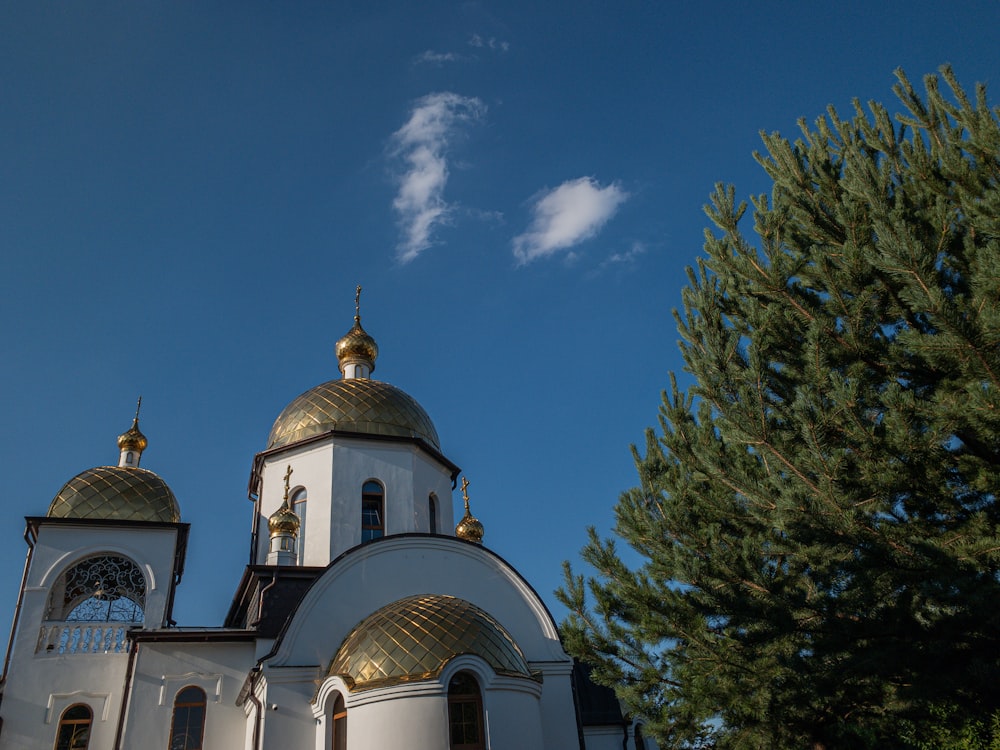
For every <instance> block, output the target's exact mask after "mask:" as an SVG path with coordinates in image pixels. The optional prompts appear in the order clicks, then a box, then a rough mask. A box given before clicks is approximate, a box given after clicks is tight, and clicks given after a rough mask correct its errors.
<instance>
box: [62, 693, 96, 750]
mask: <svg viewBox="0 0 1000 750" xmlns="http://www.w3.org/2000/svg"><path fill="white" fill-rule="evenodd" d="M93 718H94V714H93V713H92V712H91V710H90V707H89V706H85V705H83V704H82V703H77V704H76V705H75V706H70V707H69V708H67V709H66V710H65V711H63V715H62V717H61V718H60V719H59V728H58V729H57V730H56V750H87V745H89V744H90V723H91V721H93Z"/></svg>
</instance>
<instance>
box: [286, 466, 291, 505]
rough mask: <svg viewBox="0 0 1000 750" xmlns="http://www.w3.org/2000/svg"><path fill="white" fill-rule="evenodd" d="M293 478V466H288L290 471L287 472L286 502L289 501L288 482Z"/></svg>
mask: <svg viewBox="0 0 1000 750" xmlns="http://www.w3.org/2000/svg"><path fill="white" fill-rule="evenodd" d="M291 478H292V465H291V464H289V465H288V469H287V470H286V471H285V500H286V501H287V500H288V482H289V480H290V479H291Z"/></svg>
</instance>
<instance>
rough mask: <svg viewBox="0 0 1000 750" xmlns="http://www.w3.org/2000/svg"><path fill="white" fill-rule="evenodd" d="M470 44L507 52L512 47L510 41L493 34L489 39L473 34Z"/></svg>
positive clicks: (480, 47) (478, 47)
mask: <svg viewBox="0 0 1000 750" xmlns="http://www.w3.org/2000/svg"><path fill="white" fill-rule="evenodd" d="M468 44H469V46H470V47H475V48H477V49H491V50H494V51H496V52H506V51H507V50H509V49H510V42H505V41H503V40H502V39H497V38H496V37H492V36H491V37H489V38H488V39H484V38H483V37H481V36H479V34H473V35H472V36H470V37H469V42H468Z"/></svg>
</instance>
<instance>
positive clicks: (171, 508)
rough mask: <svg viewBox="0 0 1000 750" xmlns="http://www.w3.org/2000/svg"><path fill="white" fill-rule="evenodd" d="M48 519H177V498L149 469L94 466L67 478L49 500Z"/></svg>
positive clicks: (178, 510)
mask: <svg viewBox="0 0 1000 750" xmlns="http://www.w3.org/2000/svg"><path fill="white" fill-rule="evenodd" d="M46 515H48V517H49V518H94V519H101V520H118V521H161V522H167V523H177V522H178V521H180V520H181V512H180V508H179V507H178V505H177V498H175V497H174V493H173V492H171V491H170V488H169V487H168V486H167V483H166V482H164V481H163V480H162V479H160V477H158V476H157V475H156V474H154V473H153V472H151V471H148V470H146V469H139V468H137V467H131V466H98V467H97V468H94V469H87V471H84V472H82V473H80V474H77V475H76V476H75V477H73V478H72V479H70V480H69V481H68V482H67V483H66V484H65V485H63V488H62V489H61V490H59V493H58V494H57V495H56V496H55V497H54V498H53V499H52V503H51V504H50V505H49V511H48V513H47V514H46Z"/></svg>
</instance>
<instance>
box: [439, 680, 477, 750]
mask: <svg viewBox="0 0 1000 750" xmlns="http://www.w3.org/2000/svg"><path fill="white" fill-rule="evenodd" d="M448 736H449V738H450V744H449V747H450V748H451V749H452V750H485V748H486V740H485V738H484V737H483V697H482V695H481V694H480V692H479V683H478V682H476V678H475V677H473V676H472V675H471V674H469V673H468V672H459V673H458V674H456V675H455V676H454V677H452V678H451V682H450V683H448Z"/></svg>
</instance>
